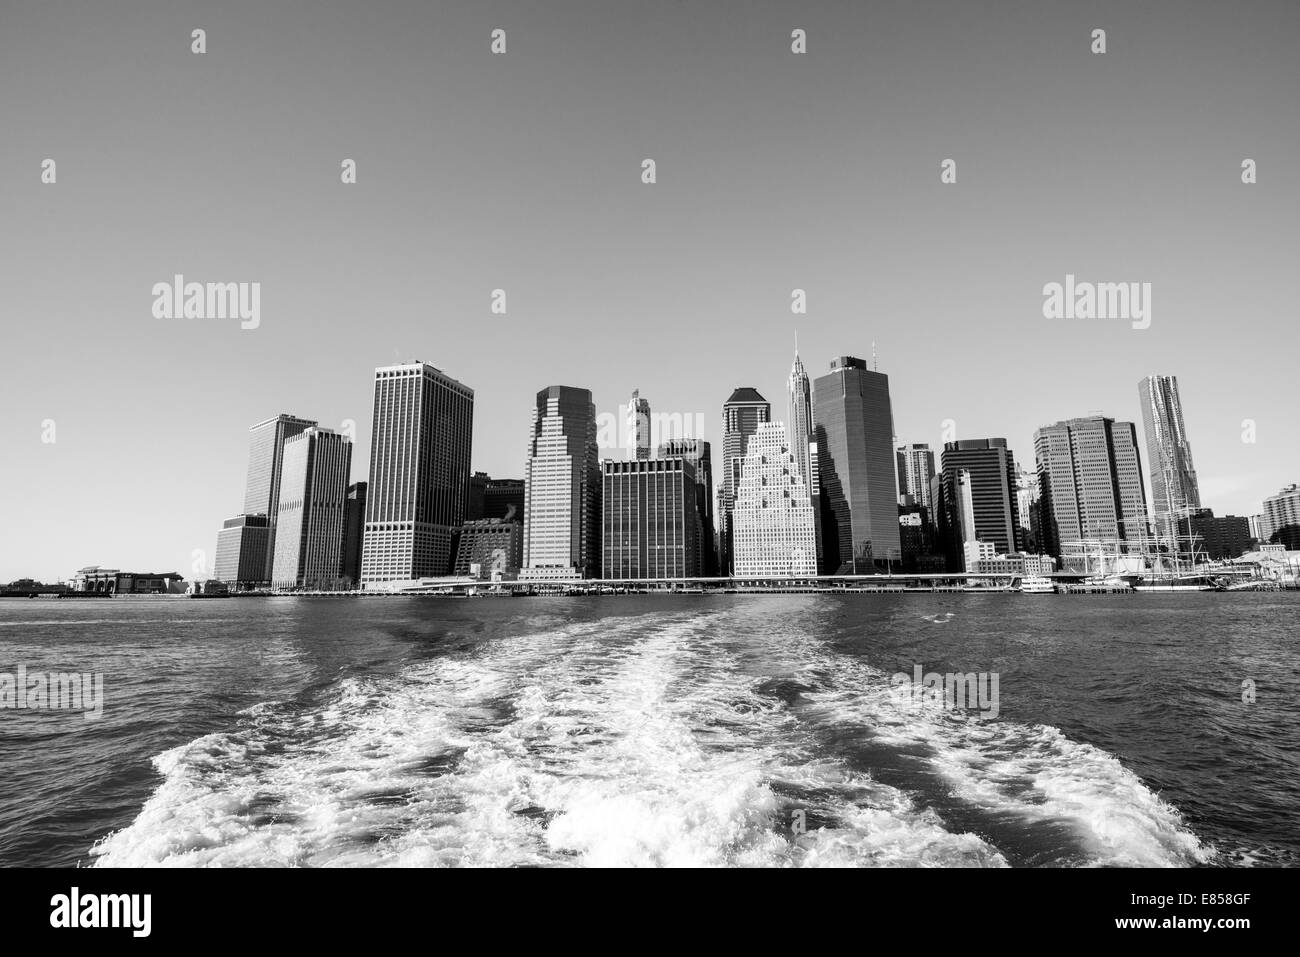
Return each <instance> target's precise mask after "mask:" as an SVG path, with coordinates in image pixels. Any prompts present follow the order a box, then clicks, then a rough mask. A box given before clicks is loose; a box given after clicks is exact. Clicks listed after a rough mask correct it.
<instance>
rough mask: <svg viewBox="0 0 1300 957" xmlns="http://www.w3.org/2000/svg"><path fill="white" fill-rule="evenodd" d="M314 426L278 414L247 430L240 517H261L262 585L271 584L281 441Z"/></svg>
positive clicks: (281, 454) (281, 453)
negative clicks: (263, 535)
mask: <svg viewBox="0 0 1300 957" xmlns="http://www.w3.org/2000/svg"><path fill="white" fill-rule="evenodd" d="M314 425H316V423H315V422H314V421H313V420H311V419H301V418H299V417H298V416H296V415H287V414H285V413H281V414H280V415H277V416H274V417H273V418H270V419H265V420H263V421H261V422H258V423H257V424H256V425H254V426H250V427H249V429H248V481H247V483H246V484H245V487H244V514H245V515H265V516H266V519H267V534H266V554H265V555H264V556H263V557H262V563H263V565H264V567H265V571H264V573H263V576H262V580H263V581H264V582H269V581H270V580H271V570H272V566H273V565H274V563H275V529H276V520H277V516H278V512H277V509H278V507H279V502H280V471H281V463H282V462H283V456H284V443H285V440H287V439H291V438H293V437H294V436H295V435H299V434H300V433H301V432H302V431H303V430H304V429H308V428H311V427H312V426H314Z"/></svg>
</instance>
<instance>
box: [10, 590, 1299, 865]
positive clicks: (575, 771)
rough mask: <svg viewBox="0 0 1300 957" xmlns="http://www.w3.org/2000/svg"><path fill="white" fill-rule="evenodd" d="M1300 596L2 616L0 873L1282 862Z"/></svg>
mask: <svg viewBox="0 0 1300 957" xmlns="http://www.w3.org/2000/svg"><path fill="white" fill-rule="evenodd" d="M1297 599H1300V596H1292V595H1252V594H1243V595H1197V594H1191V595H1142V596H1122V597H1103V596H1076V597H1065V596H1055V597H1053V596H1035V597H1030V596H1017V595H988V596H978V595H932V596H931V595H926V596H918V595H887V596H843V597H841V596H815V595H800V596H790V597H787V596H735V597H725V596H682V597H676V598H671V597H652V596H646V597H618V598H583V599H578V598H574V599H563V598H555V599H518V600H500V599H496V600H493V599H483V600H449V599H441V600H440V599H366V600H346V599H334V600H330V599H291V598H283V599H249V600H230V601H183V600H181V601H176V600H158V601H131V600H120V599H115V600H112V601H92V602H76V603H74V602H71V601H64V602H47V601H8V602H0V672H2V671H10V672H12V671H13V670H14V669H15V667H16V665H17V664H19V663H22V664H25V665H26V666H27V667H28V669H29V670H40V669H44V670H49V671H100V672H103V673H104V675H105V686H106V687H105V693H106V698H107V701H106V706H105V716H104V718H103V720H101V721H99V722H84V721H83V720H82V719H81V717H80V716H79V715H70V714H66V713H50V712H41V713H33V712H15V711H0V762H2V765H3V769H4V774H3V777H2V778H0V862H2V863H5V864H36V865H40V864H72V863H81V864H99V865H128V866H129V865H145V864H164V865H182V866H190V865H222V866H234V865H303V866H322V865H507V866H515V865H580V864H592V865H759V866H827V865H830V866H836V865H922V866H995V867H996V866H1006V865H1012V866H1025V865H1034V866H1037V865H1049V866H1074V865H1170V866H1184V865H1201V864H1208V865H1212V866H1222V865H1248V864H1290V865H1294V864H1297V863H1300V836H1298V835H1297V829H1296V826H1295V825H1296V819H1295V816H1294V814H1295V808H1296V806H1297V798H1300V767H1298V764H1300V720H1298V719H1297V716H1296V711H1295V705H1296V704H1297V702H1298V701H1300V694H1298V693H1297V692H1298V691H1300V678H1298V677H1297V672H1296V668H1295V660H1296V654H1295V651H1296V634H1297V629H1296V625H1295V623H1296V617H1297V614H1296V613H1297V611H1298V610H1300V600H1297ZM917 664H920V665H921V666H922V667H923V669H924V670H925V671H927V672H928V671H938V672H948V671H953V672H972V671H974V672H997V673H998V674H999V676H1000V701H999V704H1000V714H999V716H998V717H997V719H996V720H980V719H979V718H978V717H977V716H976V715H975V714H974V713H963V714H954V713H952V712H945V711H940V710H936V709H933V708H931V709H923V710H919V711H918V710H917V709H915V708H914V707H912V706H911V705H910V702H909V700H908V697H907V693H906V691H905V690H901V689H897V688H893V687H891V686H890V683H889V680H888V678H889V676H890V675H892V674H894V673H896V672H899V671H903V672H907V673H909V674H910V673H911V672H912V670H913V668H914V666H915V665H917ZM1244 678H1252V679H1254V680H1255V682H1256V684H1257V700H1256V701H1255V702H1254V703H1243V701H1242V700H1241V682H1242V680H1243V679H1244ZM800 816H802V818H803V820H804V823H805V828H804V829H800V828H799V827H797V826H795V821H796V818H797V817H800Z"/></svg>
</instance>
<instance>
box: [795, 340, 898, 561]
mask: <svg viewBox="0 0 1300 957" xmlns="http://www.w3.org/2000/svg"><path fill="white" fill-rule="evenodd" d="M813 422H814V424H815V427H816V432H815V435H816V442H817V461H818V465H817V473H818V481H819V482H820V485H821V499H822V523H821V528H822V554H823V556H824V561H825V570H826V571H827V572H828V573H830V574H860V575H866V574H872V573H874V572H876V571H886V570H888V569H889V567H890V566H891V563H897V562H899V561H901V559H902V548H901V544H900V541H899V536H898V469H897V462H896V460H895V458H894V422H893V410H892V408H891V407H890V402H889V376H887V375H885V374H884V373H881V372H875V371H871V370H868V369H867V364H866V363H865V362H863V361H862V360H861V359H858V358H856V357H854V356H841V357H840V358H838V359H836V360H834V361H833V362H832V363H831V368H830V372H829V373H827V374H826V375H824V376H821V377H819V378H818V379H817V380H816V382H814V383H813Z"/></svg>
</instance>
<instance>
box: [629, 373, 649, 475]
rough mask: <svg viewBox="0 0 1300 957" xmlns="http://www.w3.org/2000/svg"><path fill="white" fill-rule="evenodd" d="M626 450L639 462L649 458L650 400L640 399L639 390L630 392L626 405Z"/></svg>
mask: <svg viewBox="0 0 1300 957" xmlns="http://www.w3.org/2000/svg"><path fill="white" fill-rule="evenodd" d="M627 435H628V444H629V445H630V446H631V448H629V449H628V451H629V452H631V453H632V457H633V458H635V459H639V460H644V459H648V458H650V400H649V399H643V398H641V390H640V389H633V390H632V399H631V401H630V402H628V404H627Z"/></svg>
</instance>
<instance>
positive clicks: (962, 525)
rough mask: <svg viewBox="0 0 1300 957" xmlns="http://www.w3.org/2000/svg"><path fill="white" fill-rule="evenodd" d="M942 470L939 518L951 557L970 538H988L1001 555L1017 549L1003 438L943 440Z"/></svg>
mask: <svg viewBox="0 0 1300 957" xmlns="http://www.w3.org/2000/svg"><path fill="white" fill-rule="evenodd" d="M941 476H942V481H943V485H944V494H943V501H944V504H945V505H946V506H947V508H946V511H945V514H944V515H941V516H939V523H940V527H941V533H942V537H943V538H944V540H945V546H946V551H947V553H948V555H949V556H950V558H953V559H955V558H956V557H957V556H959V555H961V554H963V552H962V546H963V545H964V544H965V543H966V542H971V541H980V542H988V543H990V544H992V545H993V546H994V548H995V550H996V551H997V552H998V553H1000V554H1004V555H1005V554H1008V553H1010V552H1017V551H1019V550H1020V549H1021V547H1022V544H1023V533H1022V530H1021V528H1020V516H1019V504H1018V501H1017V498H1016V460H1015V456H1013V455H1012V454H1011V450H1010V449H1009V448H1007V440H1006V439H1000V438H999V439H962V440H960V441H957V442H946V443H944V447H943V460H942V469H941ZM927 484H928V483H927ZM965 570H966V571H970V569H969V568H966V569H965Z"/></svg>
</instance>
